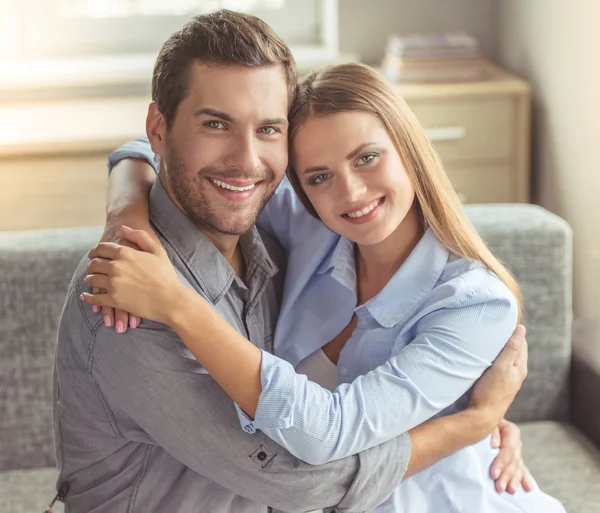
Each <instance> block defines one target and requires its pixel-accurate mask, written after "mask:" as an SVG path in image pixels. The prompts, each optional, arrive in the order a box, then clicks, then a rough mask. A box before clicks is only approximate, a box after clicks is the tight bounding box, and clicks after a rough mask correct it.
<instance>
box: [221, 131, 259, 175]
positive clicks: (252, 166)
mask: <svg viewBox="0 0 600 513" xmlns="http://www.w3.org/2000/svg"><path fill="white" fill-rule="evenodd" d="M225 165H227V166H230V167H234V168H238V169H242V170H244V171H255V170H256V169H258V168H259V167H260V166H261V160H260V155H259V154H258V148H257V144H256V139H255V137H254V134H252V135H241V136H240V137H239V138H238V140H237V141H235V143H234V144H233V145H232V147H231V152H230V154H229V155H228V157H227V159H226V162H225Z"/></svg>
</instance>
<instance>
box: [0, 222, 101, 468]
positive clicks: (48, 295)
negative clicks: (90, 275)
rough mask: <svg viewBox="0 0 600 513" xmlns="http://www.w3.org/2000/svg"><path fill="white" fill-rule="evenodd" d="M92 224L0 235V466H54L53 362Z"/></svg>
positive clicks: (95, 231) (91, 239)
mask: <svg viewBox="0 0 600 513" xmlns="http://www.w3.org/2000/svg"><path fill="white" fill-rule="evenodd" d="M100 235H101V230H100V229H99V228H77V229H66V230H52V231H31V232H5V233H0V301H2V305H1V306H0V471H2V470H9V469H19V468H35V467H45V466H54V464H55V459H54V445H53V438H52V415H51V396H52V362H53V357H54V347H55V344H56V332H57V327H58V320H59V318H60V313H61V310H62V307H63V303H64V299H65V294H66V291H67V287H68V285H69V282H70V281H71V276H72V274H73V272H74V271H75V268H76V267H77V264H78V263H79V261H80V260H81V258H82V257H83V256H84V255H85V254H86V253H87V251H89V249H90V248H91V247H92V246H93V245H94V244H96V243H97V242H98V240H99V238H100Z"/></svg>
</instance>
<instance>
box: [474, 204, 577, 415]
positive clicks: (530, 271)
mask: <svg viewBox="0 0 600 513" xmlns="http://www.w3.org/2000/svg"><path fill="white" fill-rule="evenodd" d="M466 211H467V214H468V215H469V217H470V219H471V221H472V222H473V224H474V226H475V228H477V230H478V232H479V233H480V234H481V236H482V237H483V238H484V240H485V241H486V242H487V244H488V246H489V247H490V248H491V249H492V251H493V252H494V254H495V255H496V256H497V257H498V258H499V259H500V260H501V261H502V262H503V263H504V264H505V265H506V266H507V267H508V268H509V269H510V270H511V271H512V272H513V274H514V275H515V277H516V279H517V281H518V282H519V284H520V286H521V291H522V293H523V304H524V317H523V320H522V323H523V324H524V325H525V326H526V327H527V341H528V343H529V374H528V376H527V379H526V380H525V383H524V385H523V388H522V389H521V392H520V393H519V395H518V396H517V398H516V400H515V402H514V403H513V405H512V407H511V409H510V412H509V418H511V419H512V420H516V421H523V420H540V419H553V420H567V419H568V413H569V411H568V410H569V404H568V397H569V395H568V393H569V371H570V362H571V324H572V304H571V298H572V290H571V280H572V232H571V228H570V227H569V225H568V224H567V223H566V221H564V220H563V219H561V218H560V217H557V216H555V215H554V214H551V213H550V212H548V211H547V210H544V209H543V208H541V207H538V206H536V205H528V204H511V205H469V206H467V207H466ZM481 342H482V343H485V340H482V341H481Z"/></svg>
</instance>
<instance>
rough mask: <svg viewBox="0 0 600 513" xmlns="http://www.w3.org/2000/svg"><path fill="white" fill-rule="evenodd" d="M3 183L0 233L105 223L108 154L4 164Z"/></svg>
mask: <svg viewBox="0 0 600 513" xmlns="http://www.w3.org/2000/svg"><path fill="white" fill-rule="evenodd" d="M0 182H1V183H2V188H0V231H8V230H37V229H45V228H66V227H71V226H98V225H103V224H104V220H105V215H104V210H105V198H106V189H107V187H108V174H107V171H106V153H103V154H102V155H82V156H77V157H75V156H74V157H44V158H26V159H25V158H23V159H14V160H11V159H6V160H1V159H0Z"/></svg>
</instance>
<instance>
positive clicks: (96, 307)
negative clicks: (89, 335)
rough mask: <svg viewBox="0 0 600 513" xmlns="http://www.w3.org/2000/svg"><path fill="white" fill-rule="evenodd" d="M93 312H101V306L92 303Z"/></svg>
mask: <svg viewBox="0 0 600 513" xmlns="http://www.w3.org/2000/svg"><path fill="white" fill-rule="evenodd" d="M92 312H94V313H99V312H100V307H99V306H98V305H92Z"/></svg>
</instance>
